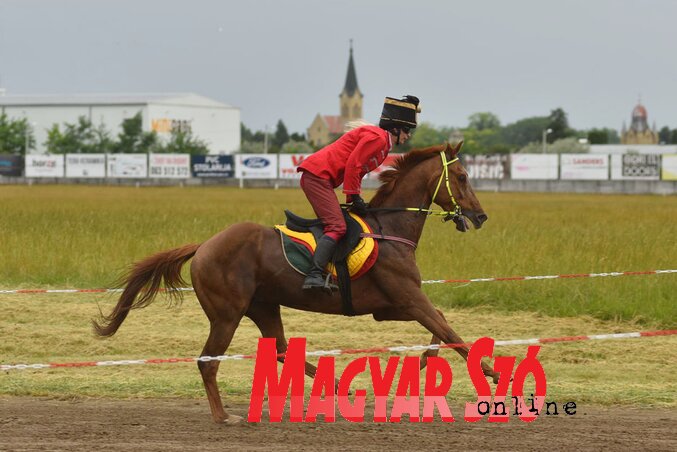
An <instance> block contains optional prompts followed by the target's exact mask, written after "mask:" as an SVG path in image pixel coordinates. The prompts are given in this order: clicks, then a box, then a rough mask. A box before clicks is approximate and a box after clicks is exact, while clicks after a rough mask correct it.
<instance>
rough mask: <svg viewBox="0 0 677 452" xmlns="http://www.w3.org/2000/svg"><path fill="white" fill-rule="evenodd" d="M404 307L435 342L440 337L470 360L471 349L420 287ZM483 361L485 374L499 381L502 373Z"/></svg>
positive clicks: (496, 381)
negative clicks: (430, 334)
mask: <svg viewBox="0 0 677 452" xmlns="http://www.w3.org/2000/svg"><path fill="white" fill-rule="evenodd" d="M402 308H403V311H404V312H405V313H406V314H408V315H409V316H411V317H412V318H413V319H414V320H416V321H417V322H419V323H420V324H421V325H423V326H424V327H425V328H426V329H427V330H428V331H430V332H431V333H432V334H433V342H434V341H435V338H439V339H440V340H442V341H443V342H444V343H445V344H448V345H452V346H453V347H454V350H456V352H457V353H458V354H459V355H461V356H462V357H463V359H465V360H466V361H467V360H468V352H469V351H470V349H469V348H468V347H467V346H466V345H462V344H465V341H464V340H463V339H461V337H460V336H459V335H458V334H457V333H456V332H455V331H454V330H453V329H452V328H451V327H450V326H449V324H448V323H447V321H446V319H445V318H444V316H442V315H440V314H441V313H440V312H439V311H438V310H437V309H435V306H433V304H432V302H431V301H430V299H429V298H428V297H427V296H426V295H425V294H424V293H423V292H422V291H421V290H420V289H419V290H418V293H416V295H415V296H413V297H411V298H410V301H409V302H408V303H407V304H406V305H405V306H403V307H402ZM481 363H482V371H483V372H484V375H486V376H487V377H491V378H492V379H493V381H494V383H498V378H499V376H500V373H498V372H494V371H493V369H492V368H491V367H490V366H489V364H487V363H486V362H484V361H482V362H481Z"/></svg>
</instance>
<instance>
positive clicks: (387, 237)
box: [360, 232, 418, 249]
mask: <svg viewBox="0 0 677 452" xmlns="http://www.w3.org/2000/svg"><path fill="white" fill-rule="evenodd" d="M360 237H370V238H372V239H377V240H391V241H393V242H400V243H404V244H405V245H409V246H411V247H412V248H414V249H416V247H417V246H418V245H417V244H416V242H413V241H411V240H409V239H405V238H402V237H395V236H393V235H383V234H370V233H367V232H363V233H361V234H360Z"/></svg>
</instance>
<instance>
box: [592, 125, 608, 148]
mask: <svg viewBox="0 0 677 452" xmlns="http://www.w3.org/2000/svg"><path fill="white" fill-rule="evenodd" d="M588 142H589V143H590V144H609V134H608V133H607V131H606V129H590V130H589V131H588Z"/></svg>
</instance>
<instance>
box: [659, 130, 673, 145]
mask: <svg viewBox="0 0 677 452" xmlns="http://www.w3.org/2000/svg"><path fill="white" fill-rule="evenodd" d="M658 142H659V143H664V144H668V143H670V127H668V126H665V127H663V128H662V129H661V130H660V131H659V132H658Z"/></svg>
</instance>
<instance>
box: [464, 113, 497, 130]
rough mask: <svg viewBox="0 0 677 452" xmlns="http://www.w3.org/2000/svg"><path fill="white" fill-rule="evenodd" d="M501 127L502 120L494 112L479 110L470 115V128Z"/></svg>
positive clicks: (492, 128) (486, 128) (490, 128)
mask: <svg viewBox="0 0 677 452" xmlns="http://www.w3.org/2000/svg"><path fill="white" fill-rule="evenodd" d="M500 128H501V121H500V120H499V119H498V116H496V115H495V114H493V113H490V112H478V113H473V114H472V115H470V116H468V129H474V130H495V129H500Z"/></svg>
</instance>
